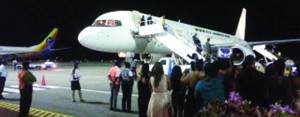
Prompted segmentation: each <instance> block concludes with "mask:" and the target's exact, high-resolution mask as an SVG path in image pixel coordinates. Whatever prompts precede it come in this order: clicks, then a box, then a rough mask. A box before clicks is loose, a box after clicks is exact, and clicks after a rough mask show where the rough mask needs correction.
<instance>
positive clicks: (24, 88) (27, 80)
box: [18, 62, 36, 117]
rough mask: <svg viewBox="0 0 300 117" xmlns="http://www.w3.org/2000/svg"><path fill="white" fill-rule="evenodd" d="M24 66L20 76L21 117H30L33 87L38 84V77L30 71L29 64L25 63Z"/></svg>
mask: <svg viewBox="0 0 300 117" xmlns="http://www.w3.org/2000/svg"><path fill="white" fill-rule="evenodd" d="M22 65H23V70H21V71H20V72H19V74H18V77H19V89H20V94H21V99H20V113H19V117H28V115H29V110H30V106H31V101H32V92H33V88H32V85H33V83H34V82H36V77H35V76H34V75H33V74H32V73H31V72H30V71H29V70H28V69H29V62H23V64H22Z"/></svg>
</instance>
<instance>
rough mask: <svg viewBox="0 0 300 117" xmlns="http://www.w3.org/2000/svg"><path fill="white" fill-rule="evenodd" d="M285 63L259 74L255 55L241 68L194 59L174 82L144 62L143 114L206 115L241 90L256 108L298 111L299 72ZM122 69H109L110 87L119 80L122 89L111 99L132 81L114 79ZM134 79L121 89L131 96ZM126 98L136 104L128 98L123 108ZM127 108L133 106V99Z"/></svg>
mask: <svg viewBox="0 0 300 117" xmlns="http://www.w3.org/2000/svg"><path fill="white" fill-rule="evenodd" d="M285 61H286V60H285V59H283V58H280V59H278V60H276V61H274V62H273V63H272V64H270V65H268V66H267V67H266V68H265V72H264V73H263V72H261V71H258V70H257V68H256V66H255V63H256V60H255V58H254V57H253V56H247V57H246V58H245V61H244V62H243V64H242V65H240V66H235V65H233V62H232V61H231V60H230V59H219V60H216V61H214V62H212V63H210V62H205V61H202V60H195V61H192V62H191V69H186V70H181V68H180V67H179V66H177V65H176V66H174V67H173V69H172V73H171V76H170V78H168V77H167V76H166V75H164V72H163V67H162V64H160V63H159V62H157V63H155V64H154V66H153V68H152V69H151V70H150V69H149V64H148V63H142V64H141V66H140V69H139V72H138V73H137V76H138V78H137V88H138V108H139V116H140V117H147V116H148V117H168V116H173V117H193V116H195V115H200V114H199V113H201V112H204V111H205V109H207V106H208V105H209V104H210V103H211V102H212V101H220V102H224V101H225V100H227V99H228V98H229V95H230V92H238V93H239V95H240V96H241V97H243V99H245V100H248V101H250V102H251V106H259V107H266V108H268V107H269V105H272V104H275V103H280V104H281V105H289V106H291V107H293V109H294V110H295V111H296V112H298V111H300V104H299V103H300V100H299V97H300V93H299V92H300V79H299V78H300V75H299V72H291V69H290V68H291V66H288V65H286V63H285ZM127 64H128V63H127ZM118 65H120V64H119V63H118V64H116V66H117V67H118V68H117V70H112V69H113V68H114V67H116V66H114V67H113V68H112V69H111V70H110V71H111V72H110V77H109V78H110V80H111V81H112V82H111V83H112V84H116V82H118V83H117V84H116V85H117V86H112V99H115V98H116V97H114V96H117V94H116V92H118V90H119V89H117V90H115V89H114V88H116V87H117V88H118V85H122V84H123V82H124V84H126V85H127V83H126V82H125V81H123V80H122V79H124V78H126V77H127V76H130V77H131V75H127V76H126V75H123V76H122V75H121V76H120V75H115V76H116V77H112V76H114V74H122V72H123V71H124V70H123V71H121V70H120V67H121V66H118ZM125 65H126V63H125ZM127 67H128V66H127ZM298 67H299V66H298ZM127 70H128V71H130V70H129V69H127ZM182 71H184V72H182ZM113 78H119V79H118V80H116V79H113ZM126 79H127V78H126ZM130 81H132V84H130V88H126V89H125V88H122V90H123V92H130V93H128V95H127V96H129V94H130V95H131V92H132V86H133V79H132V80H130ZM114 90H115V91H114ZM124 90H125V91H124ZM126 90H130V91H126ZM125 95H126V94H125ZM129 97H130V96H129ZM126 99H129V100H131V98H128V97H126V96H125V97H124V96H123V99H122V105H125V103H124V102H123V100H126ZM115 103H116V102H114V101H111V109H112V110H114V109H117V108H116V106H114V105H115ZM112 104H114V105H112ZM126 104H127V106H128V104H129V105H131V103H130V101H129V103H126ZM128 109H129V110H128ZM128 109H126V107H125V106H122V110H123V111H126V112H131V110H130V107H129V108H128Z"/></svg>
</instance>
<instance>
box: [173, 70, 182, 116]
mask: <svg viewBox="0 0 300 117" xmlns="http://www.w3.org/2000/svg"><path fill="white" fill-rule="evenodd" d="M181 77H182V72H181V68H180V67H179V66H177V65H176V66H174V67H173V70H172V74H171V77H170V80H171V86H172V106H173V117H177V116H178V117H182V116H183V107H184V95H185V89H184V87H183V86H182V84H181V83H180V79H181Z"/></svg>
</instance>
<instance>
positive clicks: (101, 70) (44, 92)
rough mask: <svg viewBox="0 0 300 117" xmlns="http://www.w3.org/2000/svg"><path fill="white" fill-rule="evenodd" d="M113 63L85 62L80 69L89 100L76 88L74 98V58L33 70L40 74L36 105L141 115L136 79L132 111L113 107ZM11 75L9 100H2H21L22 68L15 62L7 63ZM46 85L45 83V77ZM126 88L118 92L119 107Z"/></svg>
mask: <svg viewBox="0 0 300 117" xmlns="http://www.w3.org/2000/svg"><path fill="white" fill-rule="evenodd" d="M112 65H113V63H100V62H93V63H81V64H80V65H79V71H80V73H81V75H82V78H81V80H80V84H81V88H82V94H83V98H84V100H85V101H86V102H79V99H78V94H77V92H76V99H77V101H76V102H72V98H71V93H72V92H71V90H70V77H71V76H70V73H71V70H72V67H73V64H72V63H71V62H68V63H58V68H56V69H52V70H31V71H32V73H33V74H34V75H35V76H36V77H37V82H36V83H35V86H34V92H33V100H32V106H31V107H32V108H35V109H39V110H42V111H45V112H49V113H50V112H53V113H60V114H62V115H68V116H75V117H119V116H123V117H135V116H138V106H137V86H136V82H135V84H134V87H133V94H132V111H133V113H125V112H118V111H111V110H109V107H110V102H109V99H110V88H109V80H108V79H107V75H108V71H109V68H110V67H111V66H112ZM7 70H8V72H9V76H8V77H7V80H6V84H5V90H4V93H5V94H4V97H5V98H7V100H0V102H5V103H10V104H15V105H18V104H19V98H20V94H19V92H18V89H17V87H18V78H17V74H18V71H13V69H12V66H7ZM43 77H44V79H45V83H46V85H45V86H41V84H42V79H43ZM121 92H122V91H121V90H120V93H119V96H118V109H121V103H122V93H121Z"/></svg>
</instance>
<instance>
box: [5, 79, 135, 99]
mask: <svg viewBox="0 0 300 117" xmlns="http://www.w3.org/2000/svg"><path fill="white" fill-rule="evenodd" d="M6 82H11V83H18V82H14V81H6ZM33 85H34V86H41V85H39V84H33ZM41 87H46V88H61V89H68V90H71V88H70V87H64V86H51V85H45V86H41ZM81 90H82V91H87V92H94V93H105V94H110V93H111V92H110V91H103V90H92V89H81ZM119 95H123V93H122V92H119ZM132 96H134V97H138V94H132Z"/></svg>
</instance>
